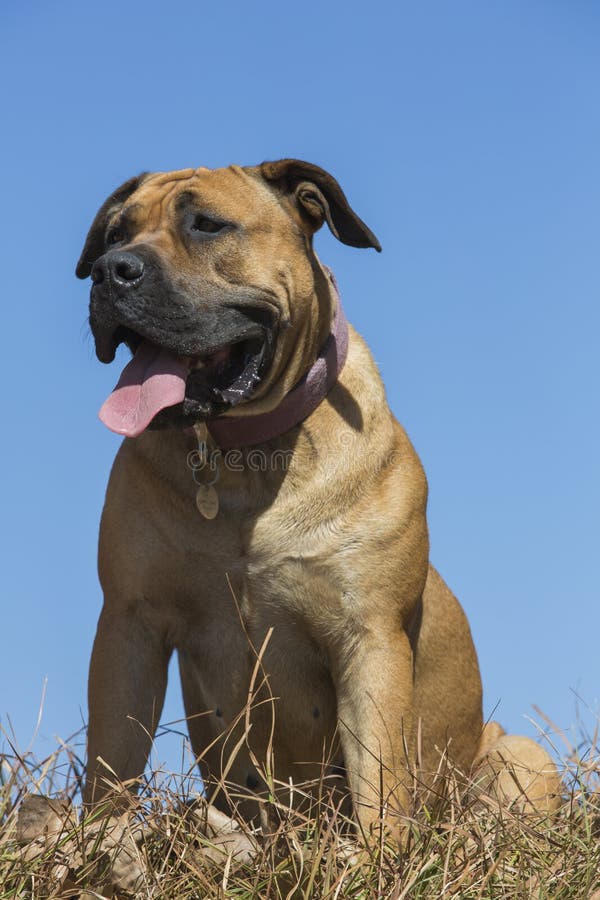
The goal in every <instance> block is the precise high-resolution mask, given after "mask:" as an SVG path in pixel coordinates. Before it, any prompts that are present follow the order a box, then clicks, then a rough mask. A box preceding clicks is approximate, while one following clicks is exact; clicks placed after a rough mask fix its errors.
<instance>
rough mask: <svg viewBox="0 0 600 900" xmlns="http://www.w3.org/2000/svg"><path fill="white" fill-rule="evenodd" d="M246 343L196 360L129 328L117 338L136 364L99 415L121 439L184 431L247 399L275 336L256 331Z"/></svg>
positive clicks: (121, 329) (119, 331)
mask: <svg viewBox="0 0 600 900" xmlns="http://www.w3.org/2000/svg"><path fill="white" fill-rule="evenodd" d="M254 332H255V333H254V334H251V335H249V336H247V337H245V338H243V339H241V340H236V341H233V342H232V343H230V344H225V345H224V346H221V347H218V348H217V349H215V350H211V351H210V352H207V353H199V354H196V355H183V354H178V353H177V352H174V351H172V350H170V349H167V348H164V347H160V346H157V345H156V344H155V343H153V342H151V341H150V340H148V339H146V338H144V337H143V336H142V335H141V334H138V333H137V332H136V331H133V330H132V329H131V328H129V327H126V326H119V327H118V328H117V330H116V331H115V333H114V336H113V340H114V342H115V346H118V345H119V344H121V343H125V344H126V345H127V346H128V347H129V349H130V350H131V352H132V354H133V359H131V361H130V362H129V363H128V364H127V366H126V367H125V368H124V370H123V372H122V374H121V377H120V379H119V382H118V383H117V385H116V387H115V389H114V391H113V392H112V393H111V394H110V396H109V397H108V399H107V400H106V401H105V403H104V405H103V406H102V408H101V410H100V419H101V420H102V421H103V422H104V424H105V425H106V426H107V427H108V428H110V429H111V431H115V432H116V433H117V434H122V435H125V436H126V437H137V436H138V435H139V434H141V433H142V432H143V431H144V430H145V429H146V428H148V427H152V428H160V427H163V428H164V427H173V426H175V427H185V426H189V425H191V424H193V423H194V422H196V421H198V420H201V419H209V418H213V417H214V416H217V415H220V414H222V413H223V412H225V411H226V410H227V409H229V408H231V407H234V406H237V404H239V403H242V402H243V401H245V400H248V399H249V398H250V397H251V396H252V394H253V392H254V390H255V388H256V386H257V385H258V383H259V382H260V381H261V379H262V377H263V376H264V374H265V372H266V370H267V368H268V366H269V363H270V361H271V357H272V332H271V330H270V329H266V328H262V327H261V328H258V329H254Z"/></svg>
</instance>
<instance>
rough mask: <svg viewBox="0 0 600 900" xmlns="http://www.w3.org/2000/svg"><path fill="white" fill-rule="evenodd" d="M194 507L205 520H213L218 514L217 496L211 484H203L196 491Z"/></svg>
mask: <svg viewBox="0 0 600 900" xmlns="http://www.w3.org/2000/svg"><path fill="white" fill-rule="evenodd" d="M196 506H197V507H198V511H199V512H201V513H202V515H203V516H204V518H205V519H214V517H215V516H216V515H217V513H218V512H219V495H218V494H217V492H216V490H215V489H214V487H213V486H212V484H203V485H201V486H200V487H199V488H198V490H197V491H196Z"/></svg>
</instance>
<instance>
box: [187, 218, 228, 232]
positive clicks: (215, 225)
mask: <svg viewBox="0 0 600 900" xmlns="http://www.w3.org/2000/svg"><path fill="white" fill-rule="evenodd" d="M226 226H227V222H219V221H218V219H211V218H209V216H206V215H204V214H203V213H196V215H195V216H194V218H193V219H192V224H191V230H192V231H196V232H200V233H201V234H216V233H217V231H222V230H223V229H224V228H226Z"/></svg>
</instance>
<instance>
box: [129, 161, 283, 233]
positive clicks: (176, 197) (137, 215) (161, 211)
mask: <svg viewBox="0 0 600 900" xmlns="http://www.w3.org/2000/svg"><path fill="white" fill-rule="evenodd" d="M273 202H274V198H273V196H272V195H271V194H270V191H269V189H268V188H267V186H266V185H265V184H264V183H263V182H262V181H261V179H259V178H257V177H256V176H253V175H252V174H250V172H249V171H247V170H245V169H243V168H241V167H240V166H229V167H228V168H226V169H206V168H198V169H180V170H178V171H175V172H156V173H153V174H152V175H148V176H147V177H146V178H145V179H144V182H143V183H142V184H141V185H140V187H139V188H138V189H137V190H136V191H135V192H134V193H133V194H131V196H130V197H129V198H128V200H127V202H126V204H125V207H124V209H123V210H122V212H123V214H124V215H125V216H126V217H131V218H132V219H135V220H138V221H144V222H147V223H148V224H149V225H150V226H151V227H152V226H154V227H156V225H157V224H158V222H159V221H161V220H163V219H164V218H165V217H167V218H172V216H173V215H176V214H177V213H178V212H181V211H185V209H186V208H194V209H197V210H201V211H203V212H206V213H214V214H215V215H220V216H224V217H230V218H232V219H241V220H243V219H244V218H247V217H250V216H252V214H253V212H256V211H257V207H262V206H263V205H264V204H266V203H273Z"/></svg>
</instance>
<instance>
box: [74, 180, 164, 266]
mask: <svg viewBox="0 0 600 900" xmlns="http://www.w3.org/2000/svg"><path fill="white" fill-rule="evenodd" d="M147 174H148V173H147V172H142V174H141V175H136V176H135V178H130V179H129V180H128V181H126V182H125V183H124V184H122V185H121V187H118V188H117V189H116V191H113V192H112V194H111V195H110V197H107V199H106V200H105V201H104V203H103V204H102V206H101V207H100V209H99V210H98V212H97V213H96V218H95V219H94V221H93V222H92V227H91V228H90V230H89V232H88V236H87V238H86V239H85V244H84V246H83V250H82V251H81V256H80V257H79V262H78V263H77V268H76V269H75V274H76V275H77V277H78V278H87V277H88V275H89V274H90V272H91V271H92V266H93V265H94V263H95V262H96V260H97V259H98V257H99V256H102V252H103V250H104V232H105V230H106V223H107V221H108V217H109V216H110V214H111V213H112V212H113V211H114V209H115V207H117V206H121V205H122V204H123V203H125V201H126V200H127V198H128V197H129V196H130V195H131V194H133V192H134V191H137V189H138V188H139V186H140V185H141V183H142V182H143V181H144V179H145V178H146V176H147Z"/></svg>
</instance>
